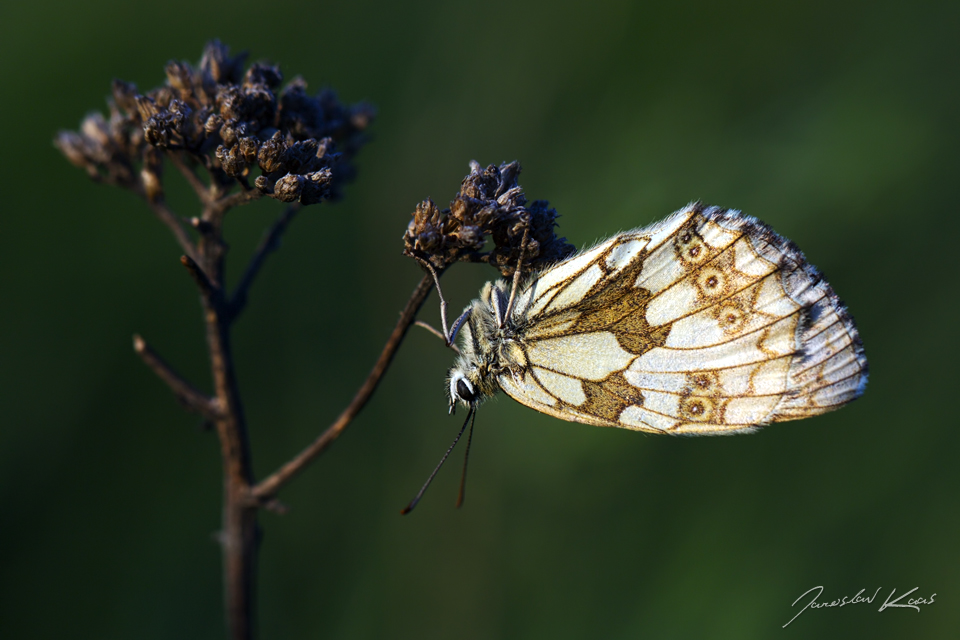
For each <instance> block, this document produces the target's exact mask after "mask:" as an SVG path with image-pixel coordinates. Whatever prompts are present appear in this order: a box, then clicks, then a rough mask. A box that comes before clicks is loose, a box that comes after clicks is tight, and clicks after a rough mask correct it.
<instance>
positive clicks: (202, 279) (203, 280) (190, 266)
mask: <svg viewBox="0 0 960 640" xmlns="http://www.w3.org/2000/svg"><path fill="white" fill-rule="evenodd" d="M180 264H182V265H183V266H184V267H186V268H187V271H188V272H189V273H190V277H192V278H193V281H194V282H196V283H197V288H198V289H200V294H201V295H202V296H203V297H204V299H207V300H211V301H212V300H213V299H214V295H215V287H214V285H213V283H212V282H210V278H208V277H207V274H206V273H204V271H203V269H202V268H200V265H198V264H197V263H196V262H195V261H194V260H193V259H192V258H191V257H190V256H180Z"/></svg>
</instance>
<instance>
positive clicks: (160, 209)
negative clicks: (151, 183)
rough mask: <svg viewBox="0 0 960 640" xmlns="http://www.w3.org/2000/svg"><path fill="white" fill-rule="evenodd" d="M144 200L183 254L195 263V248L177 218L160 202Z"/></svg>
mask: <svg viewBox="0 0 960 640" xmlns="http://www.w3.org/2000/svg"><path fill="white" fill-rule="evenodd" d="M146 200H147V204H149V205H150V209H152V210H153V213H154V214H155V215H156V216H157V218H159V219H160V222H162V223H163V224H165V225H167V227H169V228H170V231H172V232H173V235H174V237H175V238H176V239H177V242H178V243H179V244H180V248H181V249H183V252H184V253H185V254H187V255H188V256H189V257H190V258H191V259H192V260H193V261H194V262H197V261H198V260H197V246H196V245H195V244H194V242H193V239H192V238H191V237H190V234H189V233H187V230H186V229H185V228H184V227H183V223H182V222H181V221H180V218H179V216H177V215H176V214H175V213H174V212H173V211H171V210H170V209H169V207H167V205H166V203H164V202H163V201H161V200H151V199H150V198H146Z"/></svg>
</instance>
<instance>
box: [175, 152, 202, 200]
mask: <svg viewBox="0 0 960 640" xmlns="http://www.w3.org/2000/svg"><path fill="white" fill-rule="evenodd" d="M167 158H169V159H170V162H172V163H173V166H175V167H176V168H177V169H178V170H179V171H180V173H181V174H183V177H184V178H186V179H187V182H189V183H190V186H191V187H193V190H194V191H195V192H196V194H197V197H198V198H200V202H201V203H202V204H207V202H209V200H210V187H209V186H208V185H206V184H204V182H203V180H201V179H200V176H198V175H197V172H196V171H194V170H193V168H192V167H189V166H187V163H185V162H184V161H183V157H182V156H181V155H180V153H178V152H177V151H174V150H170V151H168V152H167Z"/></svg>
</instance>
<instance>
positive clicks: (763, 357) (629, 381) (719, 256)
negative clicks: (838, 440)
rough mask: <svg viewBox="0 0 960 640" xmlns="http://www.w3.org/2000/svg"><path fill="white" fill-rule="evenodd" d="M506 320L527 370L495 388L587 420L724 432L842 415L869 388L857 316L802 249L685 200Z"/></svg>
mask: <svg viewBox="0 0 960 640" xmlns="http://www.w3.org/2000/svg"><path fill="white" fill-rule="evenodd" d="M510 321H511V322H512V323H513V324H514V325H515V327H516V329H517V344H518V345H519V347H520V348H521V349H522V355H518V357H517V360H518V361H521V362H522V363H523V365H524V366H522V367H512V368H511V369H510V370H509V371H508V372H506V373H502V374H501V375H499V377H498V380H497V381H498V383H499V385H500V387H501V388H502V389H503V390H504V391H505V392H506V393H507V394H509V395H510V396H511V397H513V398H514V399H516V400H517V401H519V402H521V403H523V404H525V405H527V406H530V407H532V408H534V409H537V410H538V411H542V412H544V413H547V414H550V415H554V416H557V417H559V418H563V419H565V420H574V421H577V422H584V423H587V424H594V425H602V426H616V427H623V428H627V429H637V430H643V431H652V432H659V433H663V432H668V433H677V434H684V433H686V434H718V433H733V432H738V431H745V430H750V429H752V428H754V427H755V426H757V425H762V424H767V423H770V422H777V421H783V420H793V419H797V418H803V417H806V416H809V415H814V414H818V413H823V412H825V411H829V410H831V409H834V408H837V407H839V406H840V405H843V404H845V403H846V402H849V401H850V400H852V399H854V398H855V397H857V396H858V395H860V393H862V391H863V387H864V385H865V383H866V375H867V372H866V359H865V358H864V356H863V350H862V347H861V345H860V340H859V337H858V336H857V331H856V328H855V326H854V324H853V321H852V319H851V318H850V316H849V315H848V314H847V312H846V309H845V308H844V307H843V305H842V304H841V303H840V301H839V300H838V299H837V297H836V295H835V294H834V293H833V291H832V289H831V288H830V286H829V285H828V284H827V283H826V282H825V281H824V280H823V279H822V277H821V276H820V274H819V273H818V272H817V271H816V270H815V269H814V268H813V267H812V266H810V265H809V264H807V263H806V261H805V259H804V257H803V254H802V253H800V251H799V250H798V249H797V248H796V247H795V246H794V245H793V244H792V243H790V242H789V241H787V240H785V239H784V238H782V237H780V236H778V235H777V234H776V233H774V232H773V231H772V230H771V229H770V228H769V227H767V226H766V225H764V224H763V223H760V222H758V221H757V220H755V219H753V218H750V217H748V216H743V215H741V214H740V213H739V212H737V211H730V210H723V209H719V208H716V207H709V208H705V207H702V206H700V205H696V204H695V205H690V206H689V207H687V208H685V209H683V210H681V211H678V212H677V213H675V214H674V215H672V216H670V217H669V218H667V219H665V220H663V221H661V222H659V223H657V224H654V225H652V226H650V227H646V228H643V229H638V230H635V231H630V232H626V233H622V234H619V235H617V236H614V237H613V238H610V239H609V240H606V241H604V242H602V243H601V244H599V245H597V246H596V247H593V248H592V249H589V250H587V251H585V252H583V253H581V254H578V255H576V256H574V257H572V258H570V259H568V260H567V261H565V262H562V263H559V264H557V265H555V266H553V267H552V268H550V269H548V270H546V271H545V272H543V273H541V274H539V275H538V276H537V277H535V278H533V279H532V280H531V281H530V282H528V283H527V284H526V285H525V286H524V288H523V290H522V291H521V292H520V293H519V295H518V298H517V305H516V307H515V308H514V312H513V314H512V316H511V318H510Z"/></svg>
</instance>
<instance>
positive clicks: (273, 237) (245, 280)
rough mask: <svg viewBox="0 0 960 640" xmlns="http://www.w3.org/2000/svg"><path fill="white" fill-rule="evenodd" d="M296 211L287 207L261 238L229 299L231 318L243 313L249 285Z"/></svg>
mask: <svg viewBox="0 0 960 640" xmlns="http://www.w3.org/2000/svg"><path fill="white" fill-rule="evenodd" d="M298 211H300V206H299V205H297V204H291V205H289V206H287V207H286V208H285V209H284V210H283V213H281V214H280V216H279V217H278V218H277V219H276V221H275V222H274V223H273V225H272V226H271V227H270V229H269V230H268V231H267V233H266V234H265V235H264V236H263V240H261V241H260V245H259V246H258V247H257V250H256V251H254V253H253V256H252V257H251V258H250V262H249V263H248V264H247V268H246V270H245V271H244V272H243V276H242V277H241V278H240V282H239V284H237V288H236V289H235V290H234V292H233V295H232V296H231V297H230V317H231V318H236V317H237V315H239V314H240V312H241V311H243V308H244V307H245V306H246V304H247V293H248V292H249V291H250V285H251V284H253V281H254V279H255V278H256V277H257V274H258V273H260V268H261V267H262V266H263V261H264V260H265V259H266V257H267V255H268V254H270V253H271V252H273V251H276V249H277V248H278V247H279V246H280V236H282V235H283V232H284V231H286V230H287V226H289V224H290V222H291V221H292V220H293V218H294V216H296V215H297V212H298Z"/></svg>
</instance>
